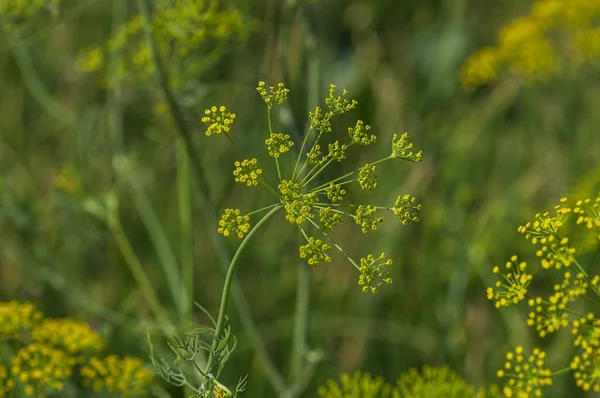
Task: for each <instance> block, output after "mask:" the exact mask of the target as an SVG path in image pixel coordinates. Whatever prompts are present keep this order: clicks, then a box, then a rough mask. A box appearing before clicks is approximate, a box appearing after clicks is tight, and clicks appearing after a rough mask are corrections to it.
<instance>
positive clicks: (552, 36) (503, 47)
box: [460, 0, 600, 90]
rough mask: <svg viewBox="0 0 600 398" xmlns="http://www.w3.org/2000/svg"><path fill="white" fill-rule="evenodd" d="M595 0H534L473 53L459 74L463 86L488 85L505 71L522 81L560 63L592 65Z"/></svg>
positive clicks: (599, 37) (555, 71)
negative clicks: (490, 42)
mask: <svg viewBox="0 0 600 398" xmlns="http://www.w3.org/2000/svg"><path fill="white" fill-rule="evenodd" d="M599 16H600V2H599V1H597V0H591V1H589V0H569V1H565V0H536V1H535V2H534V3H533V4H532V7H531V11H530V12H529V13H528V14H526V15H523V16H520V17H518V18H515V19H514V20H512V21H510V22H508V23H506V24H505V25H504V26H502V27H501V28H500V30H499V32H498V35H497V40H496V43H495V45H493V46H488V47H485V48H483V49H481V50H478V51H476V52H475V53H473V54H472V55H471V56H470V57H469V58H468V59H467V60H466V61H465V63H464V64H463V67H462V68H461V72H460V78H461V82H462V84H463V86H464V88H465V89H467V90H473V89H475V88H477V87H479V86H482V85H487V84H491V83H493V82H494V81H496V80H498V79H499V78H501V77H502V76H505V75H514V76H517V77H519V78H521V79H522V80H524V81H525V82H527V83H530V82H534V81H542V82H544V81H548V80H549V79H551V78H553V77H555V76H557V75H559V74H560V73H561V71H562V70H563V65H569V66H570V65H583V64H584V63H586V62H590V63H592V64H598V61H599V60H600V58H599V56H600V44H599V43H600V34H598V32H599V30H598V26H597V23H598V17H599Z"/></svg>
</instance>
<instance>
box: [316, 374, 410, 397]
mask: <svg viewBox="0 0 600 398" xmlns="http://www.w3.org/2000/svg"><path fill="white" fill-rule="evenodd" d="M317 393H318V394H319V397H322V398H350V397H352V398H354V397H360V398H392V397H397V396H398V395H397V394H395V393H393V387H392V386H391V385H390V384H388V383H386V382H385V381H384V380H383V378H382V377H377V378H374V377H372V376H371V375H370V374H369V373H361V372H359V371H356V372H354V373H352V374H349V373H342V374H341V376H340V381H339V383H338V382H335V381H333V380H328V381H327V383H326V384H325V385H324V386H321V387H319V389H318V391H317Z"/></svg>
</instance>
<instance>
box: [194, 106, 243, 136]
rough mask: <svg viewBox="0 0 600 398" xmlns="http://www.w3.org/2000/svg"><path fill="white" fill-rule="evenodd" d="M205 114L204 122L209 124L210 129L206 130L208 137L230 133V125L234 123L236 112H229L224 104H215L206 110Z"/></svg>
mask: <svg viewBox="0 0 600 398" xmlns="http://www.w3.org/2000/svg"><path fill="white" fill-rule="evenodd" d="M204 115H205V116H204V117H203V118H202V123H204V124H206V125H208V129H207V130H206V136H207V137H208V136H211V135H213V134H221V133H228V132H229V126H231V125H232V124H233V121H234V119H235V113H231V112H227V109H226V108H225V107H224V106H223V105H221V106H220V107H219V108H217V107H216V106H213V107H211V108H210V109H207V110H205V111H204Z"/></svg>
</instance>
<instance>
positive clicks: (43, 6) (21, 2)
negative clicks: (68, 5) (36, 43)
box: [0, 0, 63, 31]
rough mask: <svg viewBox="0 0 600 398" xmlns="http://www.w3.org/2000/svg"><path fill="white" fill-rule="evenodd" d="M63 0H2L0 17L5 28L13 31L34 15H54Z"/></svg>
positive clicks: (56, 13)
mask: <svg viewBox="0 0 600 398" xmlns="http://www.w3.org/2000/svg"><path fill="white" fill-rule="evenodd" d="M62 1H63V0H44V1H39V0H8V1H6V0H3V1H0V17H1V19H3V23H2V26H3V27H4V28H5V30H8V31H15V30H18V29H19V28H22V27H24V26H25V24H26V23H27V22H29V21H30V20H31V19H33V18H36V17H41V18H44V17H45V18H47V17H48V16H50V17H56V16H57V15H58V12H59V6H60V5H61V3H62Z"/></svg>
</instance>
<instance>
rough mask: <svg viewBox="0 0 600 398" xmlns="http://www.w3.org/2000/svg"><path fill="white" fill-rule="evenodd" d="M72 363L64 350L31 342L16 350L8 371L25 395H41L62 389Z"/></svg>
mask: <svg viewBox="0 0 600 398" xmlns="http://www.w3.org/2000/svg"><path fill="white" fill-rule="evenodd" d="M74 365H75V359H74V358H72V357H70V356H68V355H67V354H66V353H65V352H64V351H62V350H57V349H55V348H51V347H48V346H46V345H44V344H38V343H33V344H30V345H28V346H25V347H23V348H21V349H19V350H18V351H17V353H16V355H15V356H14V358H13V359H12V361H11V369H10V372H11V374H12V375H13V377H14V378H15V380H17V382H18V383H19V384H22V386H23V390H24V391H25V395H34V394H38V395H41V394H47V393H50V392H56V391H62V390H63V389H64V381H65V380H66V379H68V378H69V377H70V376H71V374H72V368H73V366H74Z"/></svg>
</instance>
